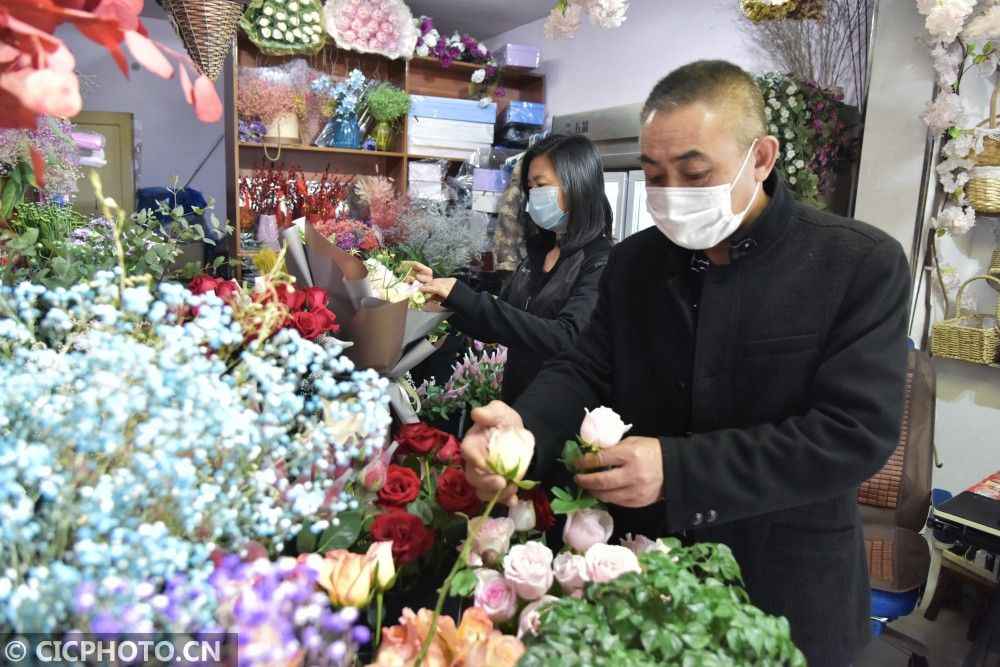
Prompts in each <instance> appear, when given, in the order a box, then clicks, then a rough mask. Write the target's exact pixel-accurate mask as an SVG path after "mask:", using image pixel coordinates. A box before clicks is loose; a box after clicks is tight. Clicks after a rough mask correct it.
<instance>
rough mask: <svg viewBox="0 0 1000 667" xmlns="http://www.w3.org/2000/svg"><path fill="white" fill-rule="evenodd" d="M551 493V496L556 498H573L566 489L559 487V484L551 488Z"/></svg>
mask: <svg viewBox="0 0 1000 667" xmlns="http://www.w3.org/2000/svg"><path fill="white" fill-rule="evenodd" d="M552 495H553V497H555V498H558V499H560V500H572V499H573V494H571V493H570V492H569V491H567V490H566V489H564V488H562V487H559V486H556V487H553V488H552Z"/></svg>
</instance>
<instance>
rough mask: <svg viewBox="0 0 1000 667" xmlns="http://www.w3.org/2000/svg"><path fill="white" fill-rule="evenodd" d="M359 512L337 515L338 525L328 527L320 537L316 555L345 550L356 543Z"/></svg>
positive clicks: (359, 521)
mask: <svg viewBox="0 0 1000 667" xmlns="http://www.w3.org/2000/svg"><path fill="white" fill-rule="evenodd" d="M363 518H364V516H363V515H362V514H361V512H357V511H354V512H341V513H340V514H338V515H337V521H338V525H336V526H330V527H329V528H327V529H326V530H324V531H323V534H322V535H320V537H319V541H318V544H317V545H316V553H321V554H324V553H326V552H327V551H333V550H334V549H347V548H349V547H350V546H351V545H353V544H354V543H355V542H357V541H358V535H360V534H361V522H362V520H363Z"/></svg>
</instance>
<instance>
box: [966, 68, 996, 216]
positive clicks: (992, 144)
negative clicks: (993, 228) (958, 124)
mask: <svg viewBox="0 0 1000 667" xmlns="http://www.w3.org/2000/svg"><path fill="white" fill-rule="evenodd" d="M998 97H1000V80H998V81H997V84H996V85H995V86H994V87H993V94H992V95H991V96H990V117H989V118H987V119H986V120H984V121H981V122H980V123H979V124H978V125H976V127H982V126H983V125H986V126H987V127H989V129H991V130H993V129H996V126H997V98H998ZM972 161H973V162H974V163H975V164H976V166H977V167H997V166H1000V140H997V139H994V138H993V137H986V138H984V139H983V150H982V151H981V152H979V153H973V154H972ZM976 210H977V211H978V210H979V209H978V208H976Z"/></svg>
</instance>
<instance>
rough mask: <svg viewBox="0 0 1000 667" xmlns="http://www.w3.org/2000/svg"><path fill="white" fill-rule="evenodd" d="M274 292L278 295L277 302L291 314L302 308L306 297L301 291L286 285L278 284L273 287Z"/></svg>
mask: <svg viewBox="0 0 1000 667" xmlns="http://www.w3.org/2000/svg"><path fill="white" fill-rule="evenodd" d="M274 291H275V292H276V293H277V294H278V301H280V302H281V303H283V304H284V305H285V307H286V308H288V310H290V311H292V312H293V313H294V312H295V311H297V310H300V309H301V308H302V304H303V303H304V302H305V299H306V296H305V293H303V292H302V290H297V289H295V288H294V287H293V286H291V285H289V284H288V283H278V284H277V285H275V286H274Z"/></svg>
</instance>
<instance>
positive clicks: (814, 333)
mask: <svg viewBox="0 0 1000 667" xmlns="http://www.w3.org/2000/svg"><path fill="white" fill-rule="evenodd" d="M643 121H644V125H643V132H642V162H643V169H644V171H645V173H646V184H647V191H648V196H649V202H650V204H649V210H650V213H651V215H652V216H653V218H654V221H655V222H656V227H654V228H650V229H647V230H645V231H643V232H640V233H638V234H635V235H633V236H632V237H630V238H628V239H626V240H624V241H623V242H621V243H620V244H618V245H617V246H616V247H615V248H614V250H613V251H612V253H611V256H610V258H609V261H608V265H607V268H606V269H605V272H604V276H603V278H602V280H601V284H600V293H599V297H598V304H597V308H596V310H595V312H594V315H593V318H592V319H591V321H590V323H589V324H588V326H587V328H586V329H585V330H584V331H583V333H582V334H581V336H580V337H579V339H578V342H577V345H576V346H575V348H574V349H572V350H570V351H568V352H566V353H565V354H563V355H561V356H559V357H557V358H556V359H554V360H552V361H551V362H549V363H548V364H547V365H546V366H545V367H544V368H543V369H542V371H541V373H540V374H539V375H538V377H537V379H536V380H535V381H534V383H532V385H531V386H530V387H529V388H528V389H527V390H526V391H525V393H524V394H523V395H522V396H521V397H520V399H519V400H518V401H517V403H516V404H515V405H514V406H513V409H512V408H510V407H508V406H506V405H505V404H503V403H499V402H495V403H492V404H490V405H489V406H487V407H486V408H483V409H481V410H480V411H478V412H474V413H473V419H474V420H475V421H476V426H475V427H474V428H473V429H472V431H470V433H469V435H468V436H467V437H466V439H465V441H464V442H463V445H462V447H463V454H464V455H465V459H466V462H467V463H466V474H467V476H468V478H469V480H470V481H471V482H472V483H473V485H474V486H476V488H477V491H478V492H479V493H480V495H481V496H482V497H490V496H492V495H493V493H495V492H496V491H497V490H499V489H502V488H503V484H504V482H503V480H502V479H501V478H499V477H498V476H496V475H492V474H491V473H489V471H488V470H487V469H486V467H485V464H484V451H485V445H486V438H485V432H486V429H487V428H489V427H490V426H493V425H496V424H499V423H503V422H506V423H511V424H521V423H523V425H524V426H525V427H526V428H528V429H529V430H531V431H532V432H533V433H534V434H535V436H536V451H535V459H534V462H533V466H532V469H531V471H530V472H529V478H531V479H538V478H539V476H540V475H541V474H542V473H543V472H544V471H546V470H548V469H549V468H550V467H551V466H553V465H559V464H558V463H557V462H556V459H557V458H558V456H559V454H560V450H561V443H562V442H563V441H564V440H566V439H567V438H570V437H572V436H573V435H574V434H575V433H576V431H577V430H578V428H579V425H580V422H581V420H582V418H583V416H584V408H594V407H597V406H599V405H607V406H609V407H611V408H613V409H614V410H615V411H617V412H618V413H619V414H621V416H622V418H623V419H624V420H625V422H626V423H631V424H633V428H632V430H631V431H630V433H629V437H627V438H625V439H624V440H623V441H622V442H621V443H620V444H618V445H617V446H615V447H612V448H610V449H606V450H603V451H602V452H601V453H600V454H598V455H596V456H595V455H588V456H586V457H584V458H583V459H582V460H581V462H580V464H579V468H580V470H581V473H580V474H578V475H577V477H576V481H577V483H578V484H579V485H580V486H582V487H583V488H585V489H587V490H589V491H591V492H592V493H593V494H594V495H595V496H597V498H599V499H600V500H602V501H603V502H606V503H609V504H610V505H611V507H612V513H613V515H614V517H615V521H616V533H618V534H619V535H620V534H623V533H625V532H633V533H642V534H645V535H647V536H650V537H655V536H658V535H664V534H676V533H683V534H685V535H686V536H687V537H688V538H690V539H694V540H700V541H712V542H722V543H725V544H727V545H729V546H730V547H731V548H732V550H733V553H734V555H735V556H736V559H737V560H738V562H739V563H740V566H741V568H742V571H743V577H744V580H745V583H746V587H747V590H748V592H749V594H750V597H751V600H752V601H753V602H754V604H756V605H757V606H759V607H760V608H762V609H763V610H765V611H766V612H768V613H772V614H780V615H783V616H786V617H787V618H788V620H789V622H790V624H791V629H792V638H793V639H794V641H795V643H796V644H797V645H798V646H799V648H801V649H802V651H803V653H804V654H805V655H806V658H807V659H808V661H809V663H810V665H818V666H824V665H831V666H833V665H837V666H843V665H847V664H849V663H850V662H851V661H853V660H855V659H856V658H857V656H858V655H859V654H860V653H861V651H862V649H863V648H864V646H865V645H866V644H867V642H868V639H869V637H870V634H871V630H870V624H869V620H868V612H869V595H870V592H869V584H868V570H867V567H866V562H865V553H864V537H863V534H862V529H861V524H860V521H859V519H858V512H857V503H856V489H857V486H858V484H860V483H861V482H862V481H864V480H865V479H867V478H869V477H870V476H872V475H873V474H874V473H875V472H877V471H878V470H879V469H880V468H881V466H882V465H883V464H884V463H885V461H886V459H887V458H888V456H889V454H890V453H891V452H892V450H893V448H894V447H895V445H896V443H897V441H898V438H899V432H900V425H901V420H902V409H903V397H904V385H905V376H906V347H907V346H906V326H907V307H908V294H909V270H908V268H907V263H906V259H905V256H904V254H903V252H902V249H901V248H900V246H899V244H898V243H897V242H896V241H894V240H893V239H891V238H890V237H889V236H887V235H886V234H884V233H883V232H881V231H879V230H878V229H875V228H874V227H871V226H869V225H866V224H863V223H860V222H857V221H854V220H848V219H845V218H841V217H838V216H834V215H830V214H827V213H823V212H820V211H817V210H815V209H812V208H810V207H807V206H805V205H803V204H801V203H799V202H797V201H795V200H794V199H793V197H792V195H791V194H790V192H789V191H788V189H787V188H786V187H785V185H784V184H783V183H782V182H781V180H780V179H779V178H778V176H777V175H776V174H775V173H774V171H773V169H774V164H775V161H776V159H777V158H778V156H779V151H780V150H781V147H780V144H779V141H778V139H777V138H775V137H772V136H767V120H766V116H765V111H764V100H763V98H762V96H761V94H760V92H759V91H758V89H757V87H756V85H755V84H754V81H753V79H752V77H751V76H750V75H749V74H747V73H745V72H743V71H742V70H740V69H739V68H738V67H736V66H735V65H731V64H729V63H725V62H721V61H702V62H697V63H692V64H690V65H687V66H685V67H682V68H680V69H679V70H676V71H675V72H673V73H671V74H670V75H668V76H667V77H666V78H665V79H663V80H662V81H661V82H660V83H659V84H658V85H657V86H656V87H655V88H654V89H653V92H652V93H651V94H650V96H649V99H648V100H647V103H646V107H645V109H644V111H643ZM803 158H804V159H808V158H807V156H803ZM595 469H596V470H595ZM512 491H513V489H512V488H508V489H507V490H506V493H507V494H511V493H512ZM506 497H507V498H510V497H511V496H510V495H508V496H506ZM514 502H516V501H514ZM650 533H654V534H653V535H650Z"/></svg>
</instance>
